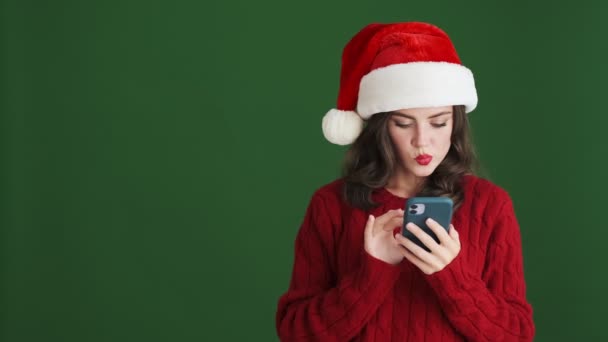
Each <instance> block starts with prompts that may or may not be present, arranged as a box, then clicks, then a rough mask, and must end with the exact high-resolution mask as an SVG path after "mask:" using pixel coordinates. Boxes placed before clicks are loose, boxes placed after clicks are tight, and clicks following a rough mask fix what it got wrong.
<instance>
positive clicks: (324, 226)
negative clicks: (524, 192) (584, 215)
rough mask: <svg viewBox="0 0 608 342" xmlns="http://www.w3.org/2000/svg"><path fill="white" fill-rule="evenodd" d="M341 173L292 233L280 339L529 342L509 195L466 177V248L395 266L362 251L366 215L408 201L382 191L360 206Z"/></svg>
mask: <svg viewBox="0 0 608 342" xmlns="http://www.w3.org/2000/svg"><path fill="white" fill-rule="evenodd" d="M341 186H342V180H341V179H338V180H336V181H334V182H332V183H330V184H327V185H325V186H323V187H321V188H320V189H318V190H317V191H316V192H315V193H314V194H313V196H312V198H311V200H310V204H309V206H308V209H307V211H306V214H305V217H304V220H303V223H302V225H301V227H300V230H299V232H298V234H297V237H296V242H295V258H294V265H293V273H292V278H291V282H290V285H289V289H288V291H287V292H286V293H285V294H283V295H282V296H281V298H280V299H279V303H278V309H277V313H276V327H277V332H278V335H279V337H280V339H281V340H282V341H382V342H384V341H464V340H466V341H531V340H532V338H533V336H534V331H535V327H534V323H533V321H532V308H531V306H530V304H529V303H528V302H527V300H526V286H525V281H524V274H523V262H522V251H521V237H520V232H519V225H518V223H517V219H516V217H515V213H514V209H513V204H512V202H511V199H510V197H509V195H508V194H507V192H505V191H504V190H503V189H502V188H500V187H498V186H497V185H494V184H492V183H491V182H489V181H488V180H485V179H482V178H479V177H476V176H472V175H468V176H465V177H464V178H463V186H464V189H465V198H464V201H463V203H462V204H461V206H460V207H459V208H458V209H457V210H456V211H455V213H454V217H453V219H452V223H453V224H454V227H456V229H457V230H458V232H459V234H460V241H461V245H462V247H461V251H460V253H459V254H458V255H457V256H456V258H455V259H454V260H453V261H452V262H451V263H450V264H449V265H448V266H446V267H445V268H444V269H443V270H441V271H439V272H436V273H434V274H432V275H426V274H424V273H422V272H421V271H420V270H419V269H418V268H417V267H416V266H415V265H413V264H411V263H410V262H409V261H408V260H407V259H404V260H403V261H402V262H401V263H400V264H398V265H390V264H388V263H385V262H383V261H381V260H379V259H376V258H374V257H372V256H371V255H369V254H368V253H367V252H366V251H365V250H364V248H363V230H364V228H365V222H366V220H367V216H368V215H369V214H373V215H374V216H376V217H378V216H380V215H382V214H384V213H385V212H386V211H388V210H390V209H398V208H404V205H405V200H406V199H405V198H401V197H398V196H396V195H394V194H392V193H391V192H389V191H387V190H386V189H384V188H381V189H378V190H375V191H374V192H373V193H372V198H373V199H374V200H375V201H376V202H380V203H381V204H380V206H378V207H376V208H374V209H372V210H370V211H369V212H366V211H362V210H360V209H357V208H353V207H351V206H349V205H347V204H346V203H345V202H344V201H342V200H341V197H340V189H341Z"/></svg>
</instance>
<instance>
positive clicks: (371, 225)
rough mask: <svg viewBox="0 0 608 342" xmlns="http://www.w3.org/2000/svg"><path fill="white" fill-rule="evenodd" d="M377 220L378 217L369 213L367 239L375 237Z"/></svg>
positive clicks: (366, 230) (366, 229) (366, 224)
mask: <svg viewBox="0 0 608 342" xmlns="http://www.w3.org/2000/svg"><path fill="white" fill-rule="evenodd" d="M375 221H376V218H375V217H374V215H371V214H370V215H369V216H368V217H367V223H365V232H364V235H365V239H366V240H367V241H371V239H372V237H374V222H375Z"/></svg>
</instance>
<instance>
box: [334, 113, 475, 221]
mask: <svg viewBox="0 0 608 342" xmlns="http://www.w3.org/2000/svg"><path fill="white" fill-rule="evenodd" d="M392 114H393V113H392V112H384V113H378V114H374V115H372V116H371V118H369V119H368V120H367V121H366V123H365V127H364V128H363V131H362V132H361V134H360V135H359V137H358V138H357V140H355V142H354V143H353V144H352V145H351V146H350V148H349V149H348V150H347V151H346V155H345V157H344V162H343V166H342V177H343V179H344V187H343V189H342V191H343V193H342V195H343V197H344V200H345V201H346V202H347V203H349V204H350V205H351V206H354V207H357V208H361V209H363V210H369V209H371V208H374V207H377V206H378V205H379V203H375V202H373V201H372V199H371V193H372V191H373V190H374V189H379V188H381V187H384V186H386V185H387V184H388V181H389V179H390V178H391V176H392V175H393V171H394V170H395V167H396V166H397V165H398V162H399V160H398V159H397V154H396V151H395V148H394V145H393V142H392V140H391V138H390V135H389V132H388V121H389V119H390V117H391V116H392ZM451 142H452V144H451V146H450V149H449V150H448V153H447V155H446V157H445V158H444V159H443V161H442V162H441V163H440V164H439V165H438V166H437V168H436V169H435V171H433V173H432V174H431V175H429V176H428V177H427V178H426V180H425V182H424V185H423V187H422V190H421V191H420V192H418V193H417V194H416V196H443V197H449V198H451V199H452V200H453V201H454V208H458V206H459V205H460V204H461V202H462V200H463V199H464V191H463V189H462V184H461V180H462V177H463V176H464V175H465V174H474V173H475V172H474V170H477V169H478V162H477V158H476V155H475V151H474V148H473V143H472V138H471V133H470V128H469V121H468V115H467V114H466V112H465V108H464V106H462V105H458V106H453V126H452V136H451Z"/></svg>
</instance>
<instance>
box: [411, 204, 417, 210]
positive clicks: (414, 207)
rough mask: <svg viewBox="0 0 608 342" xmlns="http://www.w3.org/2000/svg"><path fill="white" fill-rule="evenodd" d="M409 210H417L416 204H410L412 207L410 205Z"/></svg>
mask: <svg viewBox="0 0 608 342" xmlns="http://www.w3.org/2000/svg"><path fill="white" fill-rule="evenodd" d="M410 208H412V209H416V208H418V206H417V205H416V204H412V205H410Z"/></svg>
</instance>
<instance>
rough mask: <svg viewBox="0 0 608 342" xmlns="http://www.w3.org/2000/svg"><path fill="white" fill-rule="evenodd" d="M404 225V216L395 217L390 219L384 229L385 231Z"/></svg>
mask: <svg viewBox="0 0 608 342" xmlns="http://www.w3.org/2000/svg"><path fill="white" fill-rule="evenodd" d="M401 227H403V216H397V217H393V218H392V219H391V220H390V221H388V222H387V223H386V224H385V225H384V226H383V227H382V229H384V230H385V231H389V230H393V229H395V228H401Z"/></svg>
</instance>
